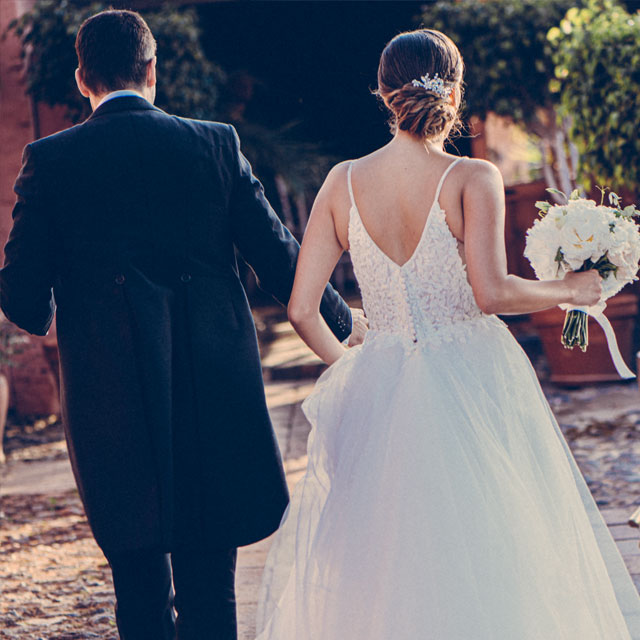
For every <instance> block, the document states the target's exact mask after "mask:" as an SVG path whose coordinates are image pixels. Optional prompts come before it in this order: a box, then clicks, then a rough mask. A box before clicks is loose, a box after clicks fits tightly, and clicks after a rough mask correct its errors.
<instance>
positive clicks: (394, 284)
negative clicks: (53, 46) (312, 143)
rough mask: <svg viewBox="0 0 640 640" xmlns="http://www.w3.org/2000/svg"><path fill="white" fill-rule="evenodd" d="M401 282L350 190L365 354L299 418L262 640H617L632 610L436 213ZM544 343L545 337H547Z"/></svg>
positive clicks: (513, 356) (536, 402) (348, 359)
mask: <svg viewBox="0 0 640 640" xmlns="http://www.w3.org/2000/svg"><path fill="white" fill-rule="evenodd" d="M455 164H456V163H455V162H454V163H452V165H450V166H449V168H448V169H447V171H446V172H445V174H444V175H443V176H442V179H441V180H440V184H439V186H438V190H437V193H436V197H435V200H434V203H433V206H432V207H431V210H430V212H429V216H428V218H427V222H426V225H425V229H424V232H423V234H422V237H421V239H420V242H419V244H418V246H417V248H416V250H415V252H414V254H413V255H412V257H411V258H410V259H409V260H408V261H407V262H406V263H405V264H403V265H402V266H399V265H397V264H396V263H394V262H393V261H391V259H389V258H388V257H387V256H386V255H385V254H384V253H383V252H382V251H381V250H380V249H379V248H378V247H377V246H376V245H375V243H374V242H373V240H372V239H371V237H370V236H369V235H368V233H367V231H366V229H365V227H364V225H363V223H362V220H361V218H360V215H359V213H358V209H357V207H356V204H355V201H354V200H353V192H352V189H351V167H349V191H350V193H351V199H352V208H351V213H350V224H349V242H350V245H351V249H350V251H351V259H352V261H353V265H354V268H355V273H356V276H357V278H358V282H359V285H360V288H361V291H362V298H363V302H364V308H365V311H366V313H367V316H368V318H369V322H370V327H371V329H370V331H369V332H368V334H367V336H366V339H365V341H364V344H363V345H361V346H359V347H355V348H353V349H350V350H349V351H348V352H347V353H346V354H345V355H344V356H343V357H342V358H341V359H340V360H338V361H337V362H336V363H335V364H334V365H333V366H331V367H330V368H329V369H328V370H327V371H326V372H325V373H324V374H323V375H322V376H321V378H320V379H319V381H318V383H317V386H316V388H315V390H314V392H313V393H312V395H311V396H310V397H309V398H308V399H307V400H306V401H305V403H304V405H303V408H304V411H305V413H306V415H307V417H308V418H309V420H310V422H311V424H312V431H311V435H310V437H309V443H308V454H309V465H308V470H307V472H306V475H305V476H304V478H303V479H302V480H301V481H300V482H299V484H298V486H297V487H296V489H295V492H294V494H293V496H292V500H291V504H290V506H289V509H288V511H287V513H286V514H285V516H284V518H283V521H282V525H281V528H280V529H279V531H278V532H277V534H276V535H275V539H274V541H273V546H272V549H271V552H270V554H269V557H268V561H267V566H266V569H265V574H264V578H263V585H262V589H261V602H260V606H259V612H258V621H257V626H258V639H259V640H623V639H626V640H628V639H629V638H633V639H634V640H637V639H640V600H639V598H638V594H637V591H636V589H635V587H634V585H633V582H632V580H631V578H630V576H629V574H628V573H627V570H626V568H625V566H624V563H623V561H622V559H621V557H620V555H619V553H618V551H617V548H616V546H615V543H614V542H613V540H612V538H611V536H610V534H609V532H608V530H607V527H606V525H605V524H604V522H603V520H602V518H601V516H600V514H599V512H598V509H597V507H596V505H595V503H594V501H593V499H592V498H591V495H590V493H589V491H588V489H587V486H586V484H585V482H584V480H583V478H582V476H581V475H580V472H579V471H578V469H577V467H576V464H575V462H574V460H573V458H572V456H571V453H570V451H569V449H568V447H567V445H566V443H565V441H564V439H563V437H562V434H561V432H560V430H559V428H558V426H557V423H556V421H555V419H554V417H553V415H552V413H551V410H550V409H549V405H548V404H547V402H546V400H545V397H544V395H543V394H542V391H541V389H540V386H539V384H538V380H537V378H536V375H535V373H534V371H533V369H532V367H531V364H530V363H529V360H528V359H527V357H526V356H525V354H524V353H523V351H522V350H521V348H520V347H519V345H518V344H517V342H516V341H515V340H514V338H513V337H512V335H511V334H510V332H509V330H508V329H507V328H506V326H505V325H504V324H503V323H502V322H501V321H500V320H499V319H498V318H496V317H495V316H488V315H485V314H483V313H482V312H481V311H480V309H479V308H478V306H477V305H476V303H475V300H474V297H473V293H472V290H471V287H470V285H469V283H468V280H467V276H466V270H465V265H464V263H463V261H462V258H461V257H460V254H459V251H458V244H457V240H456V239H455V238H454V236H453V235H452V234H451V232H450V230H449V227H448V224H447V221H446V217H445V213H444V211H443V210H442V209H441V207H440V205H439V202H438V197H439V193H440V188H441V187H442V184H443V182H444V179H445V177H446V175H447V173H448V171H449V170H450V169H451V168H452V167H453V165H455ZM558 339H559V336H558Z"/></svg>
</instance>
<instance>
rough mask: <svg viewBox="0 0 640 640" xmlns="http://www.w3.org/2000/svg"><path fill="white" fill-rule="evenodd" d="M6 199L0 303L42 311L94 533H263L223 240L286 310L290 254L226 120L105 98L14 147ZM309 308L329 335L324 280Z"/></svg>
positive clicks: (254, 428) (33, 315)
mask: <svg viewBox="0 0 640 640" xmlns="http://www.w3.org/2000/svg"><path fill="white" fill-rule="evenodd" d="M15 191H16V194H17V202H16V205H15V209H14V212H13V216H14V223H13V228H12V231H11V235H10V237H9V240H8V242H7V245H6V247H5V263H4V268H3V269H2V271H0V304H1V306H2V309H3V310H4V312H5V314H6V315H7V317H8V318H9V319H10V320H12V321H13V322H14V323H15V324H17V325H18V326H20V327H22V328H23V329H26V330H27V331H29V332H31V333H33V334H37V335H43V334H45V333H46V332H47V330H48V328H49V325H50V323H51V321H52V317H53V312H54V309H55V306H56V305H57V332H58V343H59V349H60V361H61V373H62V404H63V418H64V421H65V428H66V432H67V440H68V444H69V452H70V456H71V462H72V465H73V469H74V472H75V476H76V479H77V482H78V487H79V490H80V494H81V497H82V500H83V502H84V505H85V509H86V512H87V516H88V518H89V522H90V524H91V527H92V529H93V532H94V535H95V537H96V539H97V541H98V543H99V544H100V545H101V546H102V547H103V549H105V550H109V551H119V550H127V549H135V548H140V547H160V548H163V549H166V550H171V549H172V548H175V547H176V546H177V545H185V544H189V543H190V542H196V541H199V540H202V539H203V536H204V539H206V540H208V541H210V542H211V544H212V545H214V546H220V547H233V546H239V545H245V544H248V543H251V542H253V541H255V540H258V539H260V538H263V537H265V536H267V535H269V534H270V533H271V532H272V531H273V530H274V529H276V528H277V526H278V524H279V521H280V519H281V516H282V513H283V511H284V509H285V507H286V505H287V501H288V494H287V489H286V484H285V478H284V472H283V469H282V463H281V458H280V455H279V452H278V447H277V443H276V440H275V437H274V433H273V430H272V427H271V423H270V420H269V415H268V412H267V407H266V402H265V396H264V388H263V383H262V373H261V367H260V359H259V355H258V346H257V341H256V333H255V327H254V324H253V319H252V316H251V313H250V310H249V305H248V303H247V299H246V296H245V293H244V290H243V287H242V285H241V282H240V279H239V277H238V269H237V265H236V256H235V250H236V249H237V250H238V251H239V252H240V254H241V255H242V256H243V258H244V259H245V260H246V261H247V262H248V263H249V265H251V267H252V268H253V269H254V271H255V272H256V274H257V276H258V279H259V281H260V284H261V286H262V287H263V288H264V289H266V290H267V291H268V292H270V293H271V294H273V296H275V298H277V299H278V300H279V301H280V302H282V303H286V302H287V301H288V299H289V295H290V292H291V287H292V284H293V277H294V272H295V265H296V258H297V255H298V250H299V247H298V244H297V242H296V241H295V240H294V238H293V237H292V236H291V234H290V233H289V232H288V231H287V230H286V229H285V228H284V227H283V225H282V224H281V223H280V221H279V220H278V218H277V216H276V215H275V213H274V212H273V210H272V209H271V207H270V206H269V204H268V203H267V201H266V199H265V197H264V194H263V189H262V187H261V185H260V183H259V182H258V181H257V180H256V178H255V177H254V176H253V175H252V172H251V167H250V165H249V163H248V162H247V160H246V159H245V157H244V156H243V155H242V153H241V152H240V148H239V140H238V137H237V135H236V132H235V130H234V129H233V127H231V126H229V125H226V124H220V123H213V122H201V121H194V120H188V119H184V118H178V117H175V116H170V115H167V114H166V113H164V112H163V111H161V110H159V109H156V108H155V107H153V106H152V105H151V104H150V103H148V102H147V101H146V100H144V99H142V98H137V97H126V96H125V97H118V98H113V99H111V100H110V101H107V102H105V103H104V104H103V105H102V106H100V107H99V108H98V109H97V110H96V111H95V112H94V113H93V115H92V116H91V117H90V118H89V119H88V120H87V121H86V122H84V123H82V124H80V125H78V126H75V127H72V128H71V129H68V130H66V131H62V132H60V133H57V134H55V135H53V136H50V137H48V138H44V139H42V140H39V141H37V142H34V143H32V144H30V145H28V146H27V147H26V149H25V155H24V164H23V167H22V171H21V173H20V175H19V176H18V179H17V181H16V185H15ZM52 292H53V294H55V303H54V296H53V295H52ZM321 311H322V313H323V316H324V317H325V319H326V320H327V322H328V323H329V325H330V327H331V329H332V330H333V332H334V333H335V334H336V336H337V337H338V338H340V339H344V338H345V337H346V336H347V335H348V333H349V332H350V328H351V318H350V314H349V310H348V308H347V306H346V305H345V303H344V302H343V301H342V299H341V298H340V297H339V296H338V295H337V294H336V293H335V291H333V290H332V289H331V288H330V287H327V290H326V291H325V294H324V298H323V303H322V307H321Z"/></svg>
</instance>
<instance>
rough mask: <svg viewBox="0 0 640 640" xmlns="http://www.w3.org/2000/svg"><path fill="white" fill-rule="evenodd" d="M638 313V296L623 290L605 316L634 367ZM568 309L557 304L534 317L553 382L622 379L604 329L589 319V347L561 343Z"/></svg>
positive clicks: (568, 383)
mask: <svg viewBox="0 0 640 640" xmlns="http://www.w3.org/2000/svg"><path fill="white" fill-rule="evenodd" d="M637 312H638V298H637V297H636V296H635V295H634V294H632V293H619V294H618V295H616V296H614V297H613V298H610V299H609V300H607V308H606V309H605V315H606V316H607V318H608V319H609V321H610V322H611V326H612V327H613V330H614V331H615V334H616V337H617V339H618V346H619V347H620V353H621V354H622V357H623V358H624V361H625V362H626V363H627V365H629V366H630V367H633V366H634V364H635V363H634V358H633V337H634V329H635V323H636V315H637ZM564 317H565V312H564V311H562V310H561V309H559V308H558V307H554V308H553V309H547V310H546V311H539V312H538V313H534V314H532V316H531V319H532V320H533V324H534V326H535V327H536V330H537V331H538V335H539V336H540V340H541V341H542V347H543V349H544V352H545V355H546V356H547V360H548V361H549V367H550V369H551V381H552V382H555V383H557V384H564V385H567V386H571V385H577V384H583V383H589V382H607V381H615V380H620V376H619V375H618V373H617V371H616V369H615V367H614V366H613V361H612V360H611V355H610V354H609V348H608V347H607V340H606V338H605V335H604V332H603V331H602V329H601V328H600V326H599V325H598V323H597V322H596V321H595V320H594V319H593V318H589V347H588V349H587V350H586V351H585V352H583V351H581V350H580V349H579V348H578V347H575V348H574V349H565V348H564V347H563V346H562V344H561V342H560V336H561V334H562V326H563V324H564Z"/></svg>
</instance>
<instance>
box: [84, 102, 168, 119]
mask: <svg viewBox="0 0 640 640" xmlns="http://www.w3.org/2000/svg"><path fill="white" fill-rule="evenodd" d="M122 111H159V112H160V113H164V111H162V109H158V107H154V106H153V105H152V104H151V103H150V102H149V101H148V100H145V99H144V98H143V97H142V96H117V97H115V98H111V100H107V101H106V102H104V103H102V104H101V105H100V106H99V107H98V108H97V109H96V110H95V111H94V112H93V113H92V114H91V115H90V116H89V117H88V118H87V120H85V122H87V121H88V120H93V119H94V118H99V117H100V116H104V115H107V114H110V113H120V112H122Z"/></svg>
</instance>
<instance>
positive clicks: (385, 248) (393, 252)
mask: <svg viewBox="0 0 640 640" xmlns="http://www.w3.org/2000/svg"><path fill="white" fill-rule="evenodd" d="M455 159H456V158H455V157H454V156H450V155H449V154H444V153H441V152H436V151H430V152H428V151H427V149H426V148H425V147H424V146H423V145H422V144H420V143H417V144H416V145H411V144H407V145H401V146H399V145H391V144H390V145H387V146H385V147H383V148H382V149H379V150H378V151H376V152H374V153H372V154H370V155H368V156H365V157H364V158H361V159H359V160H357V161H355V162H354V163H353V168H352V171H351V183H352V186H353V196H354V200H355V203H356V206H357V211H358V214H359V215H360V218H361V220H362V223H363V225H364V226H365V228H366V230H367V232H368V234H369V236H370V237H371V239H372V240H373V241H374V242H375V244H376V245H377V246H378V247H379V248H380V250H381V251H382V252H383V253H384V254H386V255H387V257H388V258H389V259H390V260H392V261H393V262H395V263H396V264H398V265H401V264H404V263H406V262H407V261H408V260H409V259H410V258H411V256H413V255H414V253H415V250H416V248H417V246H418V243H419V242H420V238H421V237H422V235H423V232H424V229H425V226H426V224H427V218H428V216H429V213H430V209H431V205H432V203H433V202H434V197H435V194H436V189H437V185H438V183H439V181H440V178H441V177H442V176H443V175H444V173H445V171H447V169H448V168H449V166H451V164H452V163H453V162H454V161H455ZM462 164H463V163H462V162H459V163H458V167H457V168H456V170H455V171H451V173H450V174H449V175H448V176H447V180H446V183H445V185H444V186H443V188H442V191H441V192H440V196H439V204H440V206H441V207H442V208H443V209H444V210H445V212H446V217H447V222H448V224H449V227H450V229H451V232H452V234H453V235H454V236H455V237H456V239H457V240H458V241H459V242H460V243H461V244H462V243H463V242H464V219H463V215H462V185H463V179H462V176H463V175H464V171H462V166H461V165H462ZM346 170H347V171H348V165H347V169H346ZM343 172H345V169H344V167H341V173H343ZM345 182H346V180H345ZM336 187H338V185H336ZM336 195H337V196H338V197H339V198H340V199H341V200H342V197H341V196H340V194H336ZM349 208H350V201H347V211H346V213H345V212H344V210H343V209H342V207H340V211H335V213H334V220H335V224H336V233H337V235H338V238H339V239H340V243H341V244H342V246H343V248H345V249H348V248H349V239H348V224H349V211H348V210H349Z"/></svg>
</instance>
